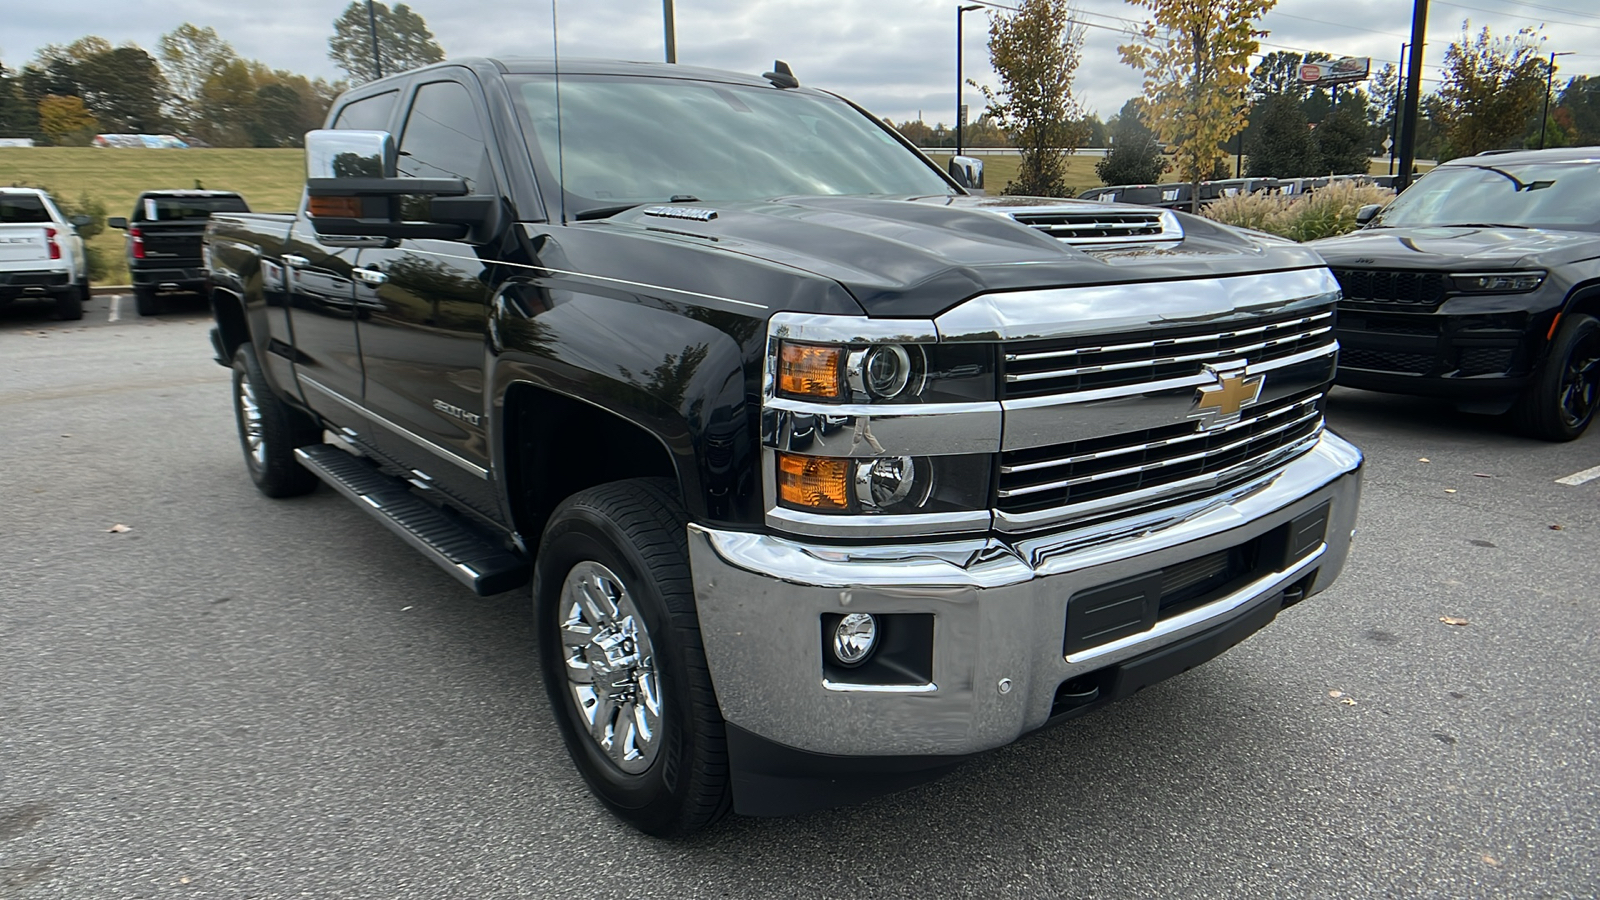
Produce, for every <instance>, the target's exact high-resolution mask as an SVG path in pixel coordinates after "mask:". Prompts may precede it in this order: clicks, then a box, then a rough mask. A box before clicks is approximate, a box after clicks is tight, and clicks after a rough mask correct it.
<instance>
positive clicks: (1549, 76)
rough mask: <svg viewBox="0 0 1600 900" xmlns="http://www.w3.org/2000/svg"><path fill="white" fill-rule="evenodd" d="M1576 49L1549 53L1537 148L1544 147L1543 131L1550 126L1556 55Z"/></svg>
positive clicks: (1568, 54) (1569, 53) (1562, 54)
mask: <svg viewBox="0 0 1600 900" xmlns="http://www.w3.org/2000/svg"><path fill="white" fill-rule="evenodd" d="M1576 52H1577V51H1576V50H1568V51H1565V52H1563V53H1552V54H1550V67H1549V68H1547V69H1545V70H1544V112H1543V113H1541V114H1540V115H1539V149H1540V150H1543V149H1544V133H1545V131H1546V130H1547V129H1548V128H1549V127H1550V89H1551V87H1552V86H1553V83H1554V82H1555V78H1556V57H1558V56H1571V55H1572V54H1574V53H1576Z"/></svg>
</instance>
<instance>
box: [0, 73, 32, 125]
mask: <svg viewBox="0 0 1600 900" xmlns="http://www.w3.org/2000/svg"><path fill="white" fill-rule="evenodd" d="M41 136H42V135H41V134H40V132H39V105H38V104H37V103H29V102H28V99H27V98H26V97H25V96H24V95H23V93H22V79H21V78H19V77H17V75H16V74H14V73H11V72H7V71H6V69H5V67H4V66H0V137H23V138H34V137H41Z"/></svg>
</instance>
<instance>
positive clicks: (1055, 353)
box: [1006, 312, 1333, 362]
mask: <svg viewBox="0 0 1600 900" xmlns="http://www.w3.org/2000/svg"><path fill="white" fill-rule="evenodd" d="M1332 319H1333V313H1331V312H1325V313H1322V314H1320V315H1315V316H1306V317H1305V318H1302V319H1295V320H1293V321H1290V322H1274V323H1271V324H1268V325H1257V326H1256V327H1254V328H1237V329H1234V330H1232V331H1223V332H1218V333H1216V334H1196V335H1189V336H1188V337H1177V338H1164V339H1162V340H1157V341H1140V342H1138V343H1133V344H1109V345H1106V346H1101V347H1074V348H1071V349H1068V350H1045V351H1039V352H1036V353H1007V354H1006V362H1029V361H1031V360H1035V359H1055V358H1057V357H1065V356H1078V355H1081V354H1084V353H1118V352H1121V351H1124V350H1144V349H1151V350H1153V349H1155V348H1157V347H1172V346H1176V345H1178V344H1195V343H1199V342H1201V341H1215V340H1224V339H1227V338H1230V337H1243V336H1245V335H1250V334H1263V333H1265V332H1268V331H1271V330H1273V329H1275V328H1294V327H1297V326H1301V325H1311V324H1314V323H1317V322H1324V321H1326V322H1330V323H1331V321H1332ZM1326 330H1327V329H1320V330H1317V331H1313V332H1311V334H1321V333H1322V332H1323V331H1326Z"/></svg>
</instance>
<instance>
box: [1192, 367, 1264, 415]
mask: <svg viewBox="0 0 1600 900" xmlns="http://www.w3.org/2000/svg"><path fill="white" fill-rule="evenodd" d="M1244 367H1245V364H1244V363H1237V364H1234V365H1231V366H1210V365H1208V366H1205V367H1204V369H1205V372H1206V374H1208V375H1210V376H1211V377H1213V378H1215V379H1216V380H1217V383H1216V384H1202V385H1200V388H1199V389H1198V390H1197V391H1195V396H1194V409H1193V411H1191V412H1190V413H1189V418H1191V419H1205V421H1204V422H1202V423H1201V426H1200V427H1201V428H1203V429H1205V430H1207V431H1210V430H1211V429H1213V428H1217V427H1220V426H1223V425H1232V424H1233V423H1234V422H1237V421H1239V418H1240V415H1241V411H1242V410H1243V409H1244V408H1245V407H1246V406H1250V405H1252V404H1254V403H1255V402H1256V401H1258V400H1260V399H1261V386H1262V384H1264V383H1265V381H1266V376H1265V375H1246V374H1245V371H1244Z"/></svg>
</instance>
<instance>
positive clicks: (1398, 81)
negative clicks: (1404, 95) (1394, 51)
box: [1389, 44, 1411, 175]
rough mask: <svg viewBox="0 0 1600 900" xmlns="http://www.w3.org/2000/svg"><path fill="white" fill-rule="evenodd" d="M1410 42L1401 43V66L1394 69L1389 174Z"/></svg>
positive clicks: (1392, 167)
mask: <svg viewBox="0 0 1600 900" xmlns="http://www.w3.org/2000/svg"><path fill="white" fill-rule="evenodd" d="M1409 49H1411V45H1410V44H1401V45H1400V67H1399V68H1397V69H1395V70H1394V106H1393V108H1391V109H1390V111H1389V174H1390V175H1393V174H1394V151H1395V145H1396V144H1398V143H1399V137H1400V94H1401V92H1402V91H1403V90H1404V89H1405V86H1406V71H1405V70H1406V51H1407V50H1409Z"/></svg>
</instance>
